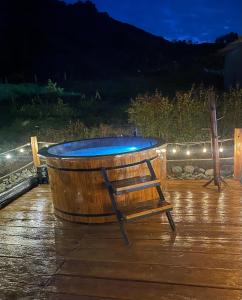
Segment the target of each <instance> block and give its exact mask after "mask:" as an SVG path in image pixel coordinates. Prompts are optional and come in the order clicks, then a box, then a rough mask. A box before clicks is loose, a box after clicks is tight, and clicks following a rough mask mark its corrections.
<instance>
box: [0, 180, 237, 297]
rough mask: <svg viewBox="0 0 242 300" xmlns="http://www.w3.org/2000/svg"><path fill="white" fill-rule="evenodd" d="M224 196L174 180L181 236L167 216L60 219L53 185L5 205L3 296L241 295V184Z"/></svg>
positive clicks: (1, 220) (0, 268) (171, 190)
mask: <svg viewBox="0 0 242 300" xmlns="http://www.w3.org/2000/svg"><path fill="white" fill-rule="evenodd" d="M228 183H229V187H227V188H225V189H224V190H223V192H221V194H219V193H218V192H217V190H216V189H215V188H214V187H209V188H203V187H202V184H203V182H201V181H171V182H169V184H168V192H167V193H166V196H167V199H168V200H170V201H172V203H173V205H174V213H173V216H174V220H175V222H176V225H177V233H176V235H174V234H172V233H171V230H170V227H169V226H168V224H167V221H166V218H165V216H162V217H159V216H158V217H153V218H150V219H146V220H142V221H139V222H135V223H131V224H128V225H127V229H128V233H129V236H130V239H131V240H132V241H133V243H132V245H131V246H129V247H127V246H125V245H124V244H123V241H122V239H121V237H120V233H119V229H118V226H117V224H111V225H98V226H97V225H80V224H72V223H67V222H64V221H61V220H59V219H56V218H55V216H54V215H53V213H52V211H53V209H52V203H51V194H50V191H49V187H48V186H45V185H43V186H40V187H38V188H35V189H34V190H32V191H31V192H29V193H28V194H26V195H24V196H22V197H21V198H19V199H18V200H16V201H15V202H14V203H12V204H11V205H9V206H8V207H6V208H5V209H3V210H1V211H0V235H1V241H0V243H1V246H0V255H1V258H0V275H1V280H0V299H1V300H4V299H10V300H11V299H41V300H42V299H55V300H57V299H58V300H63V299H65V300H76V299H81V300H84V299H85V300H104V299H106V300H108V299H110V300H111V299H112V300H118V299H125V300H151V299H152V300H161V299H162V300H176V299H177V300H185V299H186V300H188V299H189V300H190V299H205V300H221V299H222V300H239V299H242V185H240V184H239V183H238V182H235V181H229V182H228Z"/></svg>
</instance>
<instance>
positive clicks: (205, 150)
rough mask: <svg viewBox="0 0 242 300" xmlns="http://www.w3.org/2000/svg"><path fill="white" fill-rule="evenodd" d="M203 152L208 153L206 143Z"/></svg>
mask: <svg viewBox="0 0 242 300" xmlns="http://www.w3.org/2000/svg"><path fill="white" fill-rule="evenodd" d="M203 153H207V148H206V145H205V144H204V145H203Z"/></svg>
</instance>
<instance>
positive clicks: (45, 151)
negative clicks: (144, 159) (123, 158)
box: [38, 135, 166, 159]
mask: <svg viewBox="0 0 242 300" xmlns="http://www.w3.org/2000/svg"><path fill="white" fill-rule="evenodd" d="M114 138H134V139H135V138H143V139H147V140H148V139H154V140H156V141H157V144H155V145H153V146H149V147H145V148H142V149H138V150H134V151H127V152H122V153H115V154H101V155H93V156H90V155H89V156H86V155H82V156H76V155H75V156H61V155H56V154H51V153H49V152H48V150H49V149H51V148H53V147H56V146H60V145H64V144H66V143H74V142H81V141H90V140H103V139H114ZM163 145H166V143H165V141H164V140H162V139H160V138H156V137H142V136H132V135H131V136H130V135H128V136H127V135H126V136H107V137H96V138H88V139H80V140H71V141H65V142H62V143H58V144H54V145H51V146H49V147H44V148H42V149H40V150H39V151H38V155H39V156H43V157H46V158H48V157H50V158H60V159H75V158H77V159H78V158H90V159H91V158H96V157H97V158H99V157H100V158H102V157H112V156H117V155H125V154H132V153H137V152H141V151H145V150H150V149H154V148H158V147H161V146H163Z"/></svg>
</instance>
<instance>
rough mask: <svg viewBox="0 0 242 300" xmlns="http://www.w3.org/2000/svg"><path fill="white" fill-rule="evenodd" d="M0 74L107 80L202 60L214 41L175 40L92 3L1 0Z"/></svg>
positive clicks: (17, 77)
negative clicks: (110, 13)
mask: <svg viewBox="0 0 242 300" xmlns="http://www.w3.org/2000/svg"><path fill="white" fill-rule="evenodd" d="M0 41H1V47H0V66H1V68H0V76H1V78H5V77H7V78H10V79H12V80H14V81H28V80H32V79H33V78H34V76H36V77H38V79H39V80H46V79H48V78H57V79H58V78H63V76H64V75H63V74H65V76H67V77H68V78H69V79H73V80H77V79H86V78H92V79H93V78H106V77H113V76H120V75H123V74H126V75H127V74H131V75H133V74H137V73H142V72H157V71H161V70H164V71H165V70H167V69H169V68H170V66H171V65H174V63H175V64H179V65H183V66H186V67H187V65H188V64H198V62H199V63H200V62H202V63H203V60H204V59H205V58H206V57H208V56H209V55H211V54H214V53H215V52H216V50H217V48H218V45H215V44H204V45H189V44H187V43H184V42H183V43H182V42H178V43H171V42H170V41H167V40H165V39H164V38H161V37H157V36H154V35H152V34H150V33H147V32H145V31H143V30H141V29H138V28H136V27H134V26H131V25H128V24H125V23H122V22H119V21H116V20H114V19H113V18H111V17H110V16H109V15H108V14H107V13H100V12H98V10H97V9H96V7H95V5H94V4H93V3H91V2H90V1H87V2H85V3H83V2H81V1H79V2H77V3H75V4H72V5H70V4H69V5H67V4H66V3H64V2H61V1H57V0H21V1H19V0H1V2H0Z"/></svg>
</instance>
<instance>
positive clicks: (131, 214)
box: [122, 200, 172, 222]
mask: <svg viewBox="0 0 242 300" xmlns="http://www.w3.org/2000/svg"><path fill="white" fill-rule="evenodd" d="M154 203H156V205H155V206H154ZM141 205H142V206H141ZM170 210H172V205H171V204H170V203H168V202H166V201H163V202H162V203H159V202H158V200H155V201H154V200H150V201H145V202H141V203H140V206H139V207H136V209H133V210H129V211H127V209H126V211H127V212H122V215H123V218H124V221H126V222H132V221H135V220H137V219H141V218H145V217H149V216H153V215H156V214H160V213H163V212H166V211H170Z"/></svg>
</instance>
